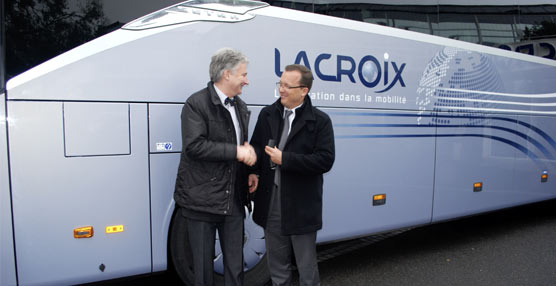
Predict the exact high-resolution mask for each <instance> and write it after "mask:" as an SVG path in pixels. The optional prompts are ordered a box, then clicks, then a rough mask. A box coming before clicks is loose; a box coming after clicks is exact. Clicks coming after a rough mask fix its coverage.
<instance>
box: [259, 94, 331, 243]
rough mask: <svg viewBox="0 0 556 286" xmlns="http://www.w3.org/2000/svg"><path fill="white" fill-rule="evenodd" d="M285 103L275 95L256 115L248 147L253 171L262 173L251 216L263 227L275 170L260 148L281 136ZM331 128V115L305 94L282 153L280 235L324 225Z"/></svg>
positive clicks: (310, 229) (299, 232)
mask: <svg viewBox="0 0 556 286" xmlns="http://www.w3.org/2000/svg"><path fill="white" fill-rule="evenodd" d="M283 111H284V106H283V105H282V104H281V103H280V99H278V100H277V101H276V102H275V103H274V104H272V105H270V106H267V107H265V108H263V109H262V110H261V112H260V114H259V117H258V120H257V124H256V126H255V130H254V132H253V136H252V138H251V145H253V147H254V148H255V151H256V152H257V164H256V165H255V168H254V169H253V171H252V172H253V173H256V174H258V175H259V176H260V178H259V186H258V188H257V191H256V193H255V199H254V200H255V209H254V213H253V220H254V221H255V222H256V223H257V224H258V225H260V226H262V227H265V226H266V221H267V217H268V208H269V205H270V198H271V191H272V188H273V186H274V170H272V169H271V168H270V157H269V156H268V155H267V154H266V153H265V152H264V147H265V146H266V145H267V143H268V140H269V139H274V140H276V142H278V140H279V136H280V135H279V134H280V131H281V128H282V126H281V124H282V115H283ZM334 153H335V149H334V131H333V128H332V122H331V120H330V117H328V115H327V114H326V113H324V112H322V111H320V110H319V109H317V108H315V107H313V105H312V104H311V99H310V98H309V96H306V97H305V101H304V104H303V106H302V107H300V108H298V109H296V114H295V119H294V121H293V124H292V128H291V131H290V134H289V136H288V140H287V141H286V145H285V146H284V150H283V151H282V166H281V192H280V195H281V196H280V199H281V213H282V223H281V226H282V229H281V231H282V235H294V234H304V233H309V232H313V231H317V230H319V229H321V228H322V195H323V194H322V187H323V174H324V173H326V172H328V171H329V170H330V169H331V168H332V165H333V163H334V156H335V155H334Z"/></svg>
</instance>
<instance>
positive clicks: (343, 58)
mask: <svg viewBox="0 0 556 286" xmlns="http://www.w3.org/2000/svg"><path fill="white" fill-rule="evenodd" d="M342 61H347V62H349V63H350V64H351V67H350V68H349V69H347V70H344V69H342ZM336 70H337V71H338V75H337V78H336V81H342V75H343V74H345V75H347V76H348V77H349V80H351V82H353V83H355V78H353V73H354V72H355V61H354V60H353V58H351V57H348V56H340V55H338V59H337V65H336Z"/></svg>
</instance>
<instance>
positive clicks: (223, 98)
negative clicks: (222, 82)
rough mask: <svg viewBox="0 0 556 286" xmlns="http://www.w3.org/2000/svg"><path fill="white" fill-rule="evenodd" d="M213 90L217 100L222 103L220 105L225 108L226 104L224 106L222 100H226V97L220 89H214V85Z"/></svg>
mask: <svg viewBox="0 0 556 286" xmlns="http://www.w3.org/2000/svg"><path fill="white" fill-rule="evenodd" d="M214 90H216V94H218V98H220V102H222V105H224V106H226V104H224V100H226V98H228V96H226V95H225V94H224V92H222V91H221V90H220V89H218V87H216V85H214Z"/></svg>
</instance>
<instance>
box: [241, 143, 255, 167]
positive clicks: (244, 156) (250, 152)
mask: <svg viewBox="0 0 556 286" xmlns="http://www.w3.org/2000/svg"><path fill="white" fill-rule="evenodd" d="M237 160H238V161H240V162H243V163H245V164H246V165H248V166H253V165H255V163H256V162H257V154H256V153H255V149H253V146H251V145H249V143H247V142H245V143H243V145H239V146H237Z"/></svg>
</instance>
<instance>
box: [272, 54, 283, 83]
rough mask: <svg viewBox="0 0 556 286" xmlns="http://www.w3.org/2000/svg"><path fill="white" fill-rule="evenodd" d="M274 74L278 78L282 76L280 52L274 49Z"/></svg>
mask: <svg viewBox="0 0 556 286" xmlns="http://www.w3.org/2000/svg"><path fill="white" fill-rule="evenodd" d="M274 73H275V74H276V76H277V77H281V76H282V71H280V51H279V50H278V49H276V48H275V49H274Z"/></svg>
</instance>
